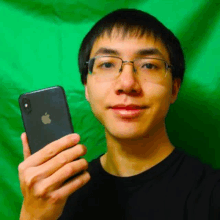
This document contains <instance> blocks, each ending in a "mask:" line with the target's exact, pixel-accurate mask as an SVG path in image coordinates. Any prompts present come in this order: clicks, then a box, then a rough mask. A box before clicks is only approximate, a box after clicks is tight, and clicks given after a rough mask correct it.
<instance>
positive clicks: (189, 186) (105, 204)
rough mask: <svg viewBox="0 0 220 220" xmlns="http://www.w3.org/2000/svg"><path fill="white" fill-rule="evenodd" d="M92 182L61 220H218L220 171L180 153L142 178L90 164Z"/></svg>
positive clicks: (72, 199)
mask: <svg viewBox="0 0 220 220" xmlns="http://www.w3.org/2000/svg"><path fill="white" fill-rule="evenodd" d="M88 171H89V173H90V175H91V180H90V181H89V182H88V183H87V184H86V185H85V186H83V187H82V188H81V189H79V190H77V191H76V192H75V193H73V194H72V195H71V196H70V197H69V198H68V200H67V203H66V205H65V207H64V210H63V214H62V216H61V217H60V218H59V219H60V220H70V219H71V220H73V219H90V218H91V219H96V220H97V219H102V220H106V219H113V220H116V219H120V220H122V219H126V220H142V219H146V220H162V219H166V220H209V219H211V220H217V219H220V170H214V169H212V168H211V166H209V165H206V164H203V163H202V162H200V161H199V159H197V158H194V157H192V156H190V155H188V154H186V153H185V152H183V151H182V150H180V149H177V148H175V149H174V150H173V152H172V153H171V154H170V155H169V156H168V157H166V158H165V159H164V160H163V161H161V162H160V163H158V164H157V165H155V166H154V167H152V168H151V169H149V170H146V171H144V172H142V173H140V174H138V175H135V176H131V177H117V176H113V175H111V174H109V173H107V172H106V171H105V170H104V169H103V168H102V166H101V163H100V157H99V158H97V159H95V160H93V161H92V162H90V164H89V169H88Z"/></svg>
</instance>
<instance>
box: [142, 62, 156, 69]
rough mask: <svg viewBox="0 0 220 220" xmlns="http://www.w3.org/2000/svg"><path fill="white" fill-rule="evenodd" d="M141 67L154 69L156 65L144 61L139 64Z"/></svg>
mask: <svg viewBox="0 0 220 220" xmlns="http://www.w3.org/2000/svg"><path fill="white" fill-rule="evenodd" d="M141 68H146V69H156V68H157V66H156V65H154V64H153V63H145V64H143V65H142V66H141Z"/></svg>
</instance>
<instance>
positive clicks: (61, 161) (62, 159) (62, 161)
mask: <svg viewBox="0 0 220 220" xmlns="http://www.w3.org/2000/svg"><path fill="white" fill-rule="evenodd" d="M58 162H59V164H61V165H65V164H67V163H68V162H69V160H68V157H67V156H66V155H65V154H60V155H59V157H58Z"/></svg>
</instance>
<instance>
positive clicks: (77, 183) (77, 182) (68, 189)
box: [51, 171, 91, 200]
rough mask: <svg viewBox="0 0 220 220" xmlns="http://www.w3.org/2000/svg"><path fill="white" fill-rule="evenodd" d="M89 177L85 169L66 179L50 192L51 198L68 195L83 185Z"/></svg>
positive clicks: (61, 198) (56, 198)
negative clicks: (68, 179)
mask: <svg viewBox="0 0 220 220" xmlns="http://www.w3.org/2000/svg"><path fill="white" fill-rule="evenodd" d="M90 179H91V176H90V174H89V173H88V172H87V171H84V172H83V173H82V174H81V175H79V176H77V177H75V178H74V179H72V180H70V181H68V182H67V183H65V184H64V185H63V186H62V187H60V188H59V189H57V190H55V191H53V192H51V197H52V199H55V200H63V199H65V198H67V197H69V196H70V195H71V194H72V193H74V192H75V191H76V190H78V189H79V188H81V187H82V186H84V185H85V184H86V183H87V182H88V181H89V180H90Z"/></svg>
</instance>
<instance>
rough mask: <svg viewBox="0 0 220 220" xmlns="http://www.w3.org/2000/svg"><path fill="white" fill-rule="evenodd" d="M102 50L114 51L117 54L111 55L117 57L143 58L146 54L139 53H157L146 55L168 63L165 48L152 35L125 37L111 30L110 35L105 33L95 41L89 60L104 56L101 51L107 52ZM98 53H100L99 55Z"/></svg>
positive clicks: (129, 34) (135, 34)
mask: <svg viewBox="0 0 220 220" xmlns="http://www.w3.org/2000/svg"><path fill="white" fill-rule="evenodd" d="M102 48H104V49H109V51H111V50H112V51H116V52H117V54H113V55H117V56H141V55H142V56H144V55H146V54H144V53H141V51H142V52H143V51H147V50H148V51H149V50H150V51H154V52H155V51H158V53H155V54H153V53H151V54H149V53H148V54H147V55H156V56H159V58H162V59H165V60H167V61H169V53H168V51H167V48H166V47H165V45H164V44H163V43H162V41H161V39H159V38H156V37H155V36H153V35H152V34H144V35H138V34H137V33H128V34H126V35H125V34H124V33H122V32H121V31H118V30H113V31H112V32H111V34H108V33H106V32H105V33H104V34H102V35H101V36H100V37H98V38H97V39H96V40H95V42H94V44H93V47H92V50H91V53H90V58H91V57H94V56H96V55H102V54H103V55H105V53H104V52H103V51H107V50H102ZM100 51H101V53H99V52H100ZM97 53H98V54H97Z"/></svg>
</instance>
